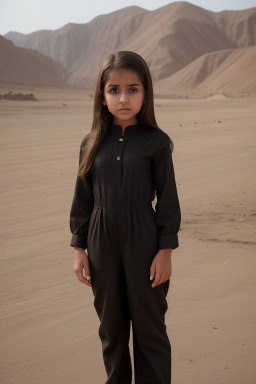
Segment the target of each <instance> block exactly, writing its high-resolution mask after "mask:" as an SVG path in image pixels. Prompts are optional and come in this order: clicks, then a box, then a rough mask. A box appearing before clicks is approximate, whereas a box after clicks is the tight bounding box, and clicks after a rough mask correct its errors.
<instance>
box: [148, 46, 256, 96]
mask: <svg viewBox="0 0 256 384" xmlns="http://www.w3.org/2000/svg"><path fill="white" fill-rule="evenodd" d="M255 63H256V46H253V47H249V48H239V49H228V50H223V51H218V52H213V53H208V54H206V55H203V56H201V57H199V58H198V59H196V60H195V61H194V62H193V63H191V64H189V65H188V66H186V67H185V68H184V69H182V70H180V71H179V72H177V73H175V74H174V75H172V76H171V77H169V78H167V79H164V80H162V81H160V82H158V83H157V84H156V87H155V92H156V93H157V94H160V95H171V94H173V95H181V96H186V95H199V96H207V95H210V94H219V93H227V94H229V95H239V94H256V66H255Z"/></svg>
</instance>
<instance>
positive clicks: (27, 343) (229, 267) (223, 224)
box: [0, 87, 256, 384]
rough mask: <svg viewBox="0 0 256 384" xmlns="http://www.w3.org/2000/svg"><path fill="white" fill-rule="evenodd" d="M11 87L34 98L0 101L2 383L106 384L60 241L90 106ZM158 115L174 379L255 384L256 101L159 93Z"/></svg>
mask: <svg viewBox="0 0 256 384" xmlns="http://www.w3.org/2000/svg"><path fill="white" fill-rule="evenodd" d="M13 89H14V88H13ZM13 89H11V87H9V88H6V89H2V90H1V93H3V92H4V91H8V90H13ZM14 90H15V91H16V90H17V91H18V90H19V91H24V92H33V93H34V95H35V96H36V97H37V98H38V99H39V101H37V102H30V101H27V102H22V101H4V100H2V101H0V114H1V123H0V124H1V128H0V134H1V158H0V160H1V161H0V168H1V189H0V193H1V215H0V218H1V258H0V274H1V291H0V295H1V325H0V327H1V338H0V354H1V383H3V384H29V383H31V384H45V383H54V384H71V383H72V384H84V383H91V384H103V383H104V380H105V371H104V366H103V362H102V357H101V344H100V340H99V337H98V325H99V321H98V318H97V315H96V312H95V310H94V307H93V295H92V292H91V290H90V288H87V287H85V286H84V285H82V284H81V283H79V282H78V280H77V279H76V276H75V274H74V272H73V252H72V248H71V247H70V246H69V242H70V238H71V234H70V232H69V210H70V205H71V200H72V197H73V189H74V182H75V176H76V171H77V165H78V150H79V145H80V141H81V139H82V138H83V137H84V135H85V133H86V132H88V130H89V127H90V121H91V104H92V100H91V98H90V95H87V94H85V93H84V92H82V91H72V90H55V89H31V88H30V89H25V88H24V89H23V90H22V89H20V88H19V89H17V88H16V89H14ZM156 113H157V119H158V122H159V125H160V126H161V127H162V128H163V129H164V130H165V131H166V132H168V133H169V134H170V136H171V137H172V139H173V140H174V143H175V152H174V155H173V156H174V164H175V170H176V179H177V183H178V191H179V196H180V202H181V208H182V228H181V231H180V236H179V239H180V247H179V248H178V249H177V250H175V251H174V252H173V276H172V279H171V286H170V290H169V293H168V303H169V310H168V312H167V315H166V324H167V329H168V334H169V336H170V340H171V344H172V350H173V383H174V384H181V383H183V384H184V383H189V384H199V383H203V384H254V383H255V382H256V369H255V353H256V340H255V336H256V335H255V326H256V321H255V315H256V307H255V288H256V279H255V272H256V252H255V251H256V237H255V232H256V226H255V219H256V206H255V205H256V204H255V187H256V178H255V157H256V155H255V147H256V137H255V136H256V134H255V121H256V98H247V99H245V98H244V99H243V98H241V99H226V98H224V97H214V98H209V99H205V100H183V101H182V100H156ZM156 384H157V383H156Z"/></svg>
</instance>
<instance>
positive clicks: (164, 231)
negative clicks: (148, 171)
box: [150, 135, 181, 288]
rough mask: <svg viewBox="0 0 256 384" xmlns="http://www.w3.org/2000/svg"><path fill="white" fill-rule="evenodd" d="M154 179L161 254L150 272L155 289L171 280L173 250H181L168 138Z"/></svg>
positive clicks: (158, 157)
mask: <svg viewBox="0 0 256 384" xmlns="http://www.w3.org/2000/svg"><path fill="white" fill-rule="evenodd" d="M153 178H154V183H155V190H156V195H157V204H156V207H155V210H156V215H155V223H156V226H157V229H158V236H159V241H158V249H159V251H158V253H157V254H156V256H155V257H154V259H153V262H152V265H151V268H150V280H154V281H153V284H152V287H153V288H154V287H155V286H156V285H159V284H161V283H163V282H164V281H166V280H168V279H169V278H170V276H171V272H172V263H171V253H172V249H175V248H177V247H178V246H179V242H178V235H177V234H178V231H179V228H180V221H181V212H180V204H179V199H178V194H177V188H176V181H175V174H174V167H173V162H172V153H171V148H170V141H169V137H168V136H167V135H166V136H165V137H164V140H162V142H161V144H160V146H159V148H158V151H157V153H156V156H155V159H154V162H153Z"/></svg>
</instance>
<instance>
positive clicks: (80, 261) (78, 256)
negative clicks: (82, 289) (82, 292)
mask: <svg viewBox="0 0 256 384" xmlns="http://www.w3.org/2000/svg"><path fill="white" fill-rule="evenodd" d="M74 250H75V255H74V271H75V273H76V275H77V278H78V280H79V281H81V283H83V284H85V285H88V287H91V286H92V285H91V283H90V281H91V273H90V267H89V260H88V255H87V254H86V253H85V251H84V249H83V248H77V247H74ZM83 272H84V273H83Z"/></svg>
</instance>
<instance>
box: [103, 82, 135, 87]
mask: <svg viewBox="0 0 256 384" xmlns="http://www.w3.org/2000/svg"><path fill="white" fill-rule="evenodd" d="M135 85H137V87H140V84H137V83H134V84H127V85H126V86H127V87H134V86H135ZM109 87H120V85H119V84H109V85H108V88H109Z"/></svg>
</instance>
